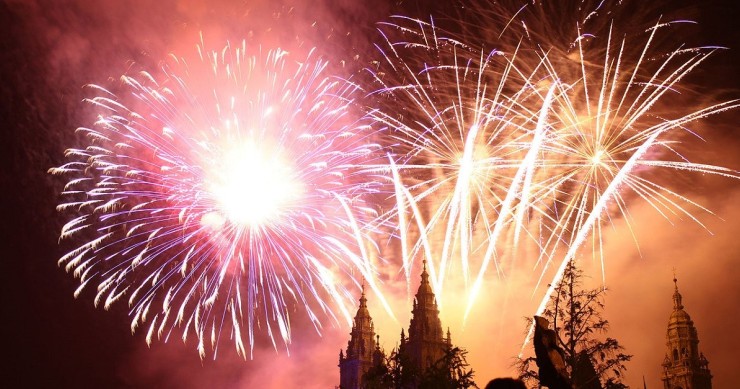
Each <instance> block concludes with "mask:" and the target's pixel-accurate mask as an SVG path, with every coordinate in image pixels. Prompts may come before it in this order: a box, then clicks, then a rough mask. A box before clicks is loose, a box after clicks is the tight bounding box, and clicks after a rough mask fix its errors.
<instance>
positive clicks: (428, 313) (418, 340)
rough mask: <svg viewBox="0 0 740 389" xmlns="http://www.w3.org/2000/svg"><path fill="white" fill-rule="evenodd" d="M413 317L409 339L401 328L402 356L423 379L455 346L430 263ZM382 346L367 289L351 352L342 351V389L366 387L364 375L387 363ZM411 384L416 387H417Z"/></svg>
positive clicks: (358, 311) (417, 298)
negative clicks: (433, 284) (443, 317)
mask: <svg viewBox="0 0 740 389" xmlns="http://www.w3.org/2000/svg"><path fill="white" fill-rule="evenodd" d="M411 314H412V316H411V322H410V324H409V330H408V337H407V336H406V335H405V333H404V330H403V329H401V339H400V342H399V346H398V354H399V355H401V358H400V359H401V360H405V361H409V363H410V366H407V368H410V369H411V370H413V371H415V372H417V373H418V374H419V376H421V375H422V374H424V372H425V371H426V370H427V369H429V368H430V367H431V366H432V365H434V364H435V363H436V362H437V361H439V360H441V359H442V358H443V357H444V356H445V355H446V352H447V351H448V350H450V349H452V347H453V346H452V339H451V335H450V330H449V329H447V334H446V336H444V335H443V332H442V321H441V320H440V319H439V307H438V305H437V299H436V297H435V296H434V292H433V291H432V287H431V285H430V284H429V274H428V273H427V270H426V261H424V262H423V270H422V272H421V282H420V284H419V289H418V290H417V292H416V295H415V296H414V302H413V307H412V310H411ZM379 343H380V338H379V337H378V336H377V335H375V331H374V327H373V321H372V318H371V317H370V312H369V311H368V309H367V299H366V298H365V291H364V288H363V292H362V296H361V297H360V307H359V308H358V310H357V315H355V320H354V324H353V325H352V331H351V332H350V340H349V342H348V343H347V351H346V353H345V352H343V351H341V350H340V351H339V388H341V389H358V388H362V383H363V382H362V378H363V375H364V374H365V373H367V372H368V370H370V369H371V368H372V367H374V366H377V365H379V364H381V363H384V361H385V354H384V352H383V350H381V348H380V345H379ZM410 385H411V386H410V387H415V385H416V384H413V383H411V384H410Z"/></svg>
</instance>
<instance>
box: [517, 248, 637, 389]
mask: <svg viewBox="0 0 740 389" xmlns="http://www.w3.org/2000/svg"><path fill="white" fill-rule="evenodd" d="M583 277H584V275H583V271H582V270H580V269H578V268H577V267H576V266H575V264H574V263H573V261H570V262H569V263H568V265H567V267H566V268H565V271H564V273H563V278H562V280H561V281H560V282H559V283H558V284H557V286H556V287H555V291H554V293H553V295H552V297H551V299H550V303H549V305H548V306H547V309H546V310H545V312H544V313H543V315H542V316H543V317H545V318H546V319H547V320H549V321H550V323H552V327H553V329H554V330H555V333H556V341H557V345H558V347H560V348H561V349H562V351H563V358H564V359H565V365H566V367H567V371H568V374H569V375H570V378H571V381H572V384H573V388H574V389H602V388H621V387H624V385H623V384H622V383H621V379H622V375H623V373H624V371H625V370H626V367H625V366H624V363H625V362H627V361H629V360H630V359H631V358H632V355H628V354H625V353H623V350H624V348H623V347H622V346H621V345H620V344H619V342H618V341H617V340H616V339H614V338H610V337H608V336H605V335H606V334H607V332H608V330H609V322H608V321H607V320H606V319H604V318H603V317H602V311H603V310H604V295H605V294H606V290H605V289H603V288H596V289H588V290H587V289H583V285H582V283H583V282H582V281H583ZM531 324H532V320H531V319H528V325H531ZM518 365H519V369H520V374H521V376H520V378H522V380H524V381H525V382H526V383H527V384H528V386H530V387H532V386H534V387H538V386H539V374H538V371H537V369H536V367H537V366H536V359H535V358H534V357H530V358H527V359H523V360H520V361H519V363H518Z"/></svg>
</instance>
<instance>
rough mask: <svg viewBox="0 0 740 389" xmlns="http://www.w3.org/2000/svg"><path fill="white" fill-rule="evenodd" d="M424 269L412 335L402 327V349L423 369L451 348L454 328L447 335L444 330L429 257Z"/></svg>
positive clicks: (403, 352) (412, 361)
mask: <svg viewBox="0 0 740 389" xmlns="http://www.w3.org/2000/svg"><path fill="white" fill-rule="evenodd" d="M423 266H424V267H423V270H422V272H421V283H419V289H418V290H417V291H416V295H415V296H414V303H413V308H412V310H411V323H409V332H408V334H409V336H408V338H405V336H404V333H403V330H401V342H400V345H399V353H400V354H402V355H405V356H406V357H408V360H409V361H410V362H411V365H412V366H413V368H414V370H416V371H418V372H421V373H423V372H424V371H425V370H427V369H428V368H429V367H430V366H432V365H433V364H434V363H435V362H437V361H438V360H440V359H441V358H442V357H444V355H445V351H446V350H448V349H449V348H451V346H452V339H451V336H450V330H449V328H448V329H447V337H446V338H445V337H444V336H443V333H442V321H441V320H440V319H439V308H438V306H437V299H436V297H435V296H434V292H432V286H431V285H430V284H429V274H428V273H427V268H426V261H424V265H423Z"/></svg>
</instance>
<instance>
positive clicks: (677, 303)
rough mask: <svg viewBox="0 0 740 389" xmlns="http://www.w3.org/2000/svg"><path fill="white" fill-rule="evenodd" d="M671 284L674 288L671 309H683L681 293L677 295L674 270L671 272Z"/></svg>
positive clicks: (676, 280) (676, 281)
mask: <svg viewBox="0 0 740 389" xmlns="http://www.w3.org/2000/svg"><path fill="white" fill-rule="evenodd" d="M673 284H674V286H675V291H674V292H673V309H675V310H679V309H683V304H682V302H681V293H678V279H677V278H676V270H675V269H674V270H673Z"/></svg>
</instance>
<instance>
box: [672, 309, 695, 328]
mask: <svg viewBox="0 0 740 389" xmlns="http://www.w3.org/2000/svg"><path fill="white" fill-rule="evenodd" d="M689 322H691V317H690V316H689V314H688V313H686V311H684V310H683V309H675V310H673V312H672V313H671V318H670V319H669V320H668V325H671V324H679V323H689Z"/></svg>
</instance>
